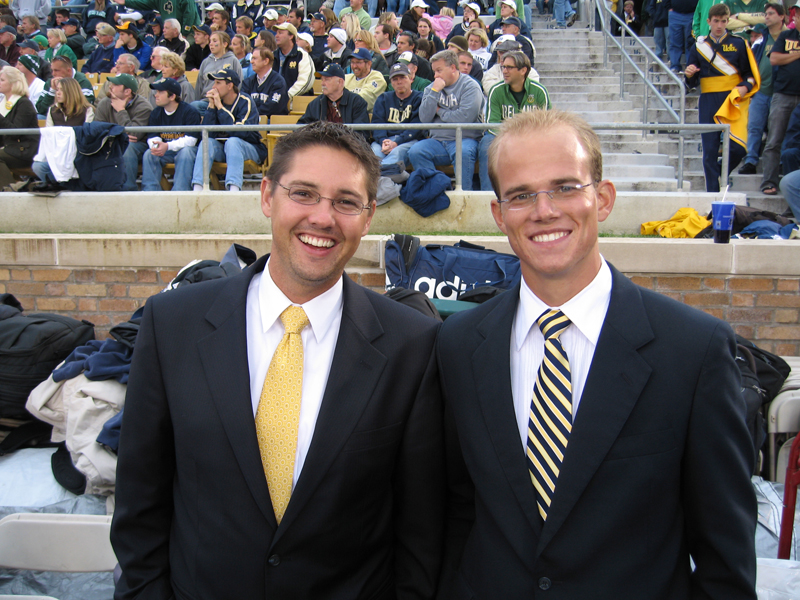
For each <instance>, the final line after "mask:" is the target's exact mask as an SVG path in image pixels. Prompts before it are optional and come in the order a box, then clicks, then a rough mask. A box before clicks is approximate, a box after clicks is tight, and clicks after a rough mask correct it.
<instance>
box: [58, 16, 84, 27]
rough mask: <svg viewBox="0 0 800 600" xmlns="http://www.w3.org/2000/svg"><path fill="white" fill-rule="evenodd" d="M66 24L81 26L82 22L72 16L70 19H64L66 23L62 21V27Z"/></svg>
mask: <svg viewBox="0 0 800 600" xmlns="http://www.w3.org/2000/svg"><path fill="white" fill-rule="evenodd" d="M64 25H72V26H73V27H80V26H81V24H80V23H79V22H78V19H76V18H75V17H70V18H69V19H67V20H66V21H64V23H62V27H63V26H64Z"/></svg>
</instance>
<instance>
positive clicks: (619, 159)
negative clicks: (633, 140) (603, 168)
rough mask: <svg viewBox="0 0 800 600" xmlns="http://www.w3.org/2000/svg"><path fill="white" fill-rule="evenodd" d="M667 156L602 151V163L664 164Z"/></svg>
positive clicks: (609, 164)
mask: <svg viewBox="0 0 800 600" xmlns="http://www.w3.org/2000/svg"><path fill="white" fill-rule="evenodd" d="M668 162H669V157H668V156H667V155H666V154H642V153H641V152H604V153H603V165H607V166H609V167H610V166H612V165H615V166H616V165H625V166H643V165H651V166H653V165H658V166H666V165H667V164H668Z"/></svg>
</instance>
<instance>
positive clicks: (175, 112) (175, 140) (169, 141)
mask: <svg viewBox="0 0 800 600" xmlns="http://www.w3.org/2000/svg"><path fill="white" fill-rule="evenodd" d="M172 56H177V57H178V59H180V56H178V55H177V54H175V53H172ZM152 89H153V92H154V93H155V103H156V107H155V108H154V109H153V112H152V113H150V121H149V122H148V125H150V126H151V127H160V128H161V131H160V133H148V134H147V138H146V140H147V151H146V152H145V153H144V155H143V157H142V190H143V191H145V192H159V191H161V174H162V173H163V170H164V165H167V164H170V163H174V164H175V176H174V178H173V180H172V191H173V192H186V191H190V190H191V189H192V171H193V170H194V162H195V158H196V156H197V142H198V140H199V138H200V132H199V131H197V132H192V133H175V132H170V131H169V129H170V127H180V126H184V125H199V124H200V113H199V112H197V110H195V108H194V107H192V105H191V104H189V103H188V102H183V101H182V100H181V92H182V91H183V90H182V89H181V86H180V85H179V84H178V82H177V81H175V80H174V79H172V78H169V77H168V78H165V79H162V80H161V81H158V82H156V83H154V84H153V86H152Z"/></svg>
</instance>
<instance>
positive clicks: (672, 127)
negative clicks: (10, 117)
mask: <svg viewBox="0 0 800 600" xmlns="http://www.w3.org/2000/svg"><path fill="white" fill-rule="evenodd" d="M590 125H591V126H592V129H594V130H595V131H639V130H641V131H647V130H650V129H653V124H652V123H591V124H590ZM387 126H391V128H392V129H393V130H394V129H399V130H413V129H424V130H425V131H431V130H440V129H455V130H456V140H455V141H456V160H455V164H454V165H453V170H454V172H455V180H456V186H455V190H456V191H461V190H462V182H461V160H462V148H461V141H462V139H463V138H462V136H463V131H464V130H465V129H466V130H476V129H478V130H487V129H492V128H495V127H497V126H498V123H402V124H395V123H390V124H387V123H364V124H358V125H349V127H350V128H352V129H354V130H356V131H374V130H377V129H386V128H387ZM301 127H303V125H298V124H280V125H278V124H275V125H269V124H266V125H265V124H259V125H237V126H236V130H237V131H259V132H260V131H264V130H265V129H269V130H270V131H293V130H295V129H300V128H301ZM657 127H658V129H660V130H663V131H671V132H677V133H679V134H680V135H681V139H683V134H684V132H688V133H693V134H697V133H706V132H711V131H719V132H721V133H722V134H723V135H722V187H725V186H726V185H727V184H728V164H729V161H730V158H729V157H730V135H729V134H730V125H716V124H701V125H696V124H686V123H676V124H659V125H658V126H657ZM42 129H44V128H41V129H40V128H38V127H37V128H35V129H34V128H31V129H2V130H0V135H3V136H4V135H38V134H40V133H41V131H42ZM163 131H164V127H144V126H142V127H126V128H125V133H130V134H141V133H161V132H163ZM169 131H170V132H171V133H173V132H174V133H191V132H193V131H200V133H201V141H203V142H205V143H204V144H203V190H205V191H208V190H209V170H208V169H207V168H206V165H207V164H208V134H209V132H229V131H230V126H228V125H181V126H175V127H170V128H169ZM679 167H680V163H679ZM679 172H680V170H679ZM678 187H679V188H681V189H682V187H683V180H682V179H680V180H679V182H678Z"/></svg>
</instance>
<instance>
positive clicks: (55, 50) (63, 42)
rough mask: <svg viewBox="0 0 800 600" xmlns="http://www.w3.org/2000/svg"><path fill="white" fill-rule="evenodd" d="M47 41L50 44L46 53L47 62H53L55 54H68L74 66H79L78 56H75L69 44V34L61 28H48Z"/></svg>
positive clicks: (74, 67)
mask: <svg viewBox="0 0 800 600" xmlns="http://www.w3.org/2000/svg"><path fill="white" fill-rule="evenodd" d="M47 43H48V45H49V46H50V47H49V48H48V49H47V50H46V51H45V53H44V59H45V60H46V61H47V62H53V57H54V56H66V57H67V58H69V59H70V60H71V61H72V68H73V69H77V68H78V57H77V56H75V52H73V51H72V48H70V47H69V46H67V34H65V33H64V32H63V31H62V30H61V29H58V28H53V29H48V30H47Z"/></svg>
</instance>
